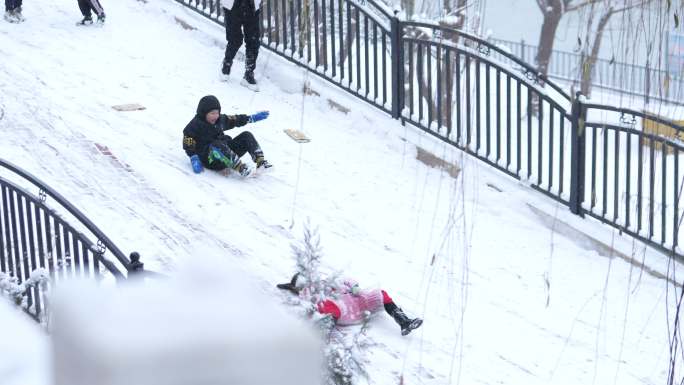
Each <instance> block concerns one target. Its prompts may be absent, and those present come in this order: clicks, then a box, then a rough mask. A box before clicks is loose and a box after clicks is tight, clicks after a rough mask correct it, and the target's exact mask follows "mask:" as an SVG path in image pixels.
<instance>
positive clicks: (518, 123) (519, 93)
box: [515, 80, 522, 177]
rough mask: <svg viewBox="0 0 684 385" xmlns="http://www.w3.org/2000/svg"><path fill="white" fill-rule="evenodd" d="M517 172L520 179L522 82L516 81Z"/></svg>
mask: <svg viewBox="0 0 684 385" xmlns="http://www.w3.org/2000/svg"><path fill="white" fill-rule="evenodd" d="M516 92H517V95H516V98H515V99H516V106H515V108H516V116H515V120H516V122H515V123H516V125H515V129H516V136H515V139H516V152H515V153H516V166H515V167H516V169H517V170H516V172H515V174H516V175H517V176H518V177H519V176H520V175H521V174H522V164H521V163H522V83H521V82H520V80H516Z"/></svg>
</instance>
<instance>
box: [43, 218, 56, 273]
mask: <svg viewBox="0 0 684 385" xmlns="http://www.w3.org/2000/svg"><path fill="white" fill-rule="evenodd" d="M50 219H51V216H50V215H48V212H47V209H44V210H43V223H44V227H43V231H44V232H45V249H46V256H47V261H46V262H47V266H48V270H49V272H50V278H51V279H55V276H56V271H55V265H54V263H55V259H54V257H55V255H54V253H53V247H52V241H53V238H52V223H51V221H50Z"/></svg>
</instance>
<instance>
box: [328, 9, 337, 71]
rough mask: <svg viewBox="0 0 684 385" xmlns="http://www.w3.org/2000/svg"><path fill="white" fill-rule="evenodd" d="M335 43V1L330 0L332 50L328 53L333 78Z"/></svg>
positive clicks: (335, 66)
mask: <svg viewBox="0 0 684 385" xmlns="http://www.w3.org/2000/svg"><path fill="white" fill-rule="evenodd" d="M326 39H327V37H326ZM336 41H337V39H335V0H330V45H331V48H332V50H331V51H330V52H331V54H332V62H331V63H330V64H331V67H332V76H333V78H334V77H335V76H337V58H336V56H335V55H336V52H337V49H336V47H335V42H336Z"/></svg>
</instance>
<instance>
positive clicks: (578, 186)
mask: <svg viewBox="0 0 684 385" xmlns="http://www.w3.org/2000/svg"><path fill="white" fill-rule="evenodd" d="M582 96H583V95H582V94H581V93H580V92H577V93H576V94H575V99H574V100H573V102H572V112H571V116H570V119H571V121H572V135H571V136H572V137H571V144H570V145H571V148H570V164H571V169H570V211H571V212H572V213H573V214H577V215H579V216H580V217H584V211H583V209H582V202H583V201H584V171H585V158H584V153H585V147H586V140H585V129H584V128H585V127H584V122H585V121H586V118H587V110H586V108H585V107H584V106H583V105H582V101H581V98H582Z"/></svg>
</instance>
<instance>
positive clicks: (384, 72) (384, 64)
mask: <svg viewBox="0 0 684 385" xmlns="http://www.w3.org/2000/svg"><path fill="white" fill-rule="evenodd" d="M398 22H399V21H397V23H398ZM398 33H399V34H401V29H400V28H399V29H398ZM392 36H394V35H392ZM395 39H396V43H394V40H390V47H392V44H397V50H398V51H399V52H398V53H397V55H398V57H399V58H401V35H399V37H397V38H395ZM392 52H394V51H392ZM392 57H393V58H394V56H392ZM400 62H401V61H400ZM390 65H391V66H392V69H391V71H394V70H395V68H394V66H395V65H396V64H392V63H390ZM396 70H399V74H398V75H399V78H398V79H399V82H400V83H399V84H403V80H402V78H401V76H402V73H403V72H402V71H401V67H399V68H396ZM392 74H393V72H390V76H394V75H392ZM402 87H403V86H402ZM390 91H391V92H392V95H393V96H394V95H395V90H394V89H392V90H390ZM398 92H399V94H398V95H399V98H401V95H403V93H402V92H401V90H399V91H398ZM392 103H394V102H392ZM386 105H387V33H385V31H384V30H383V31H382V106H383V107H384V106H386ZM399 112H400V113H401V110H399Z"/></svg>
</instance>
